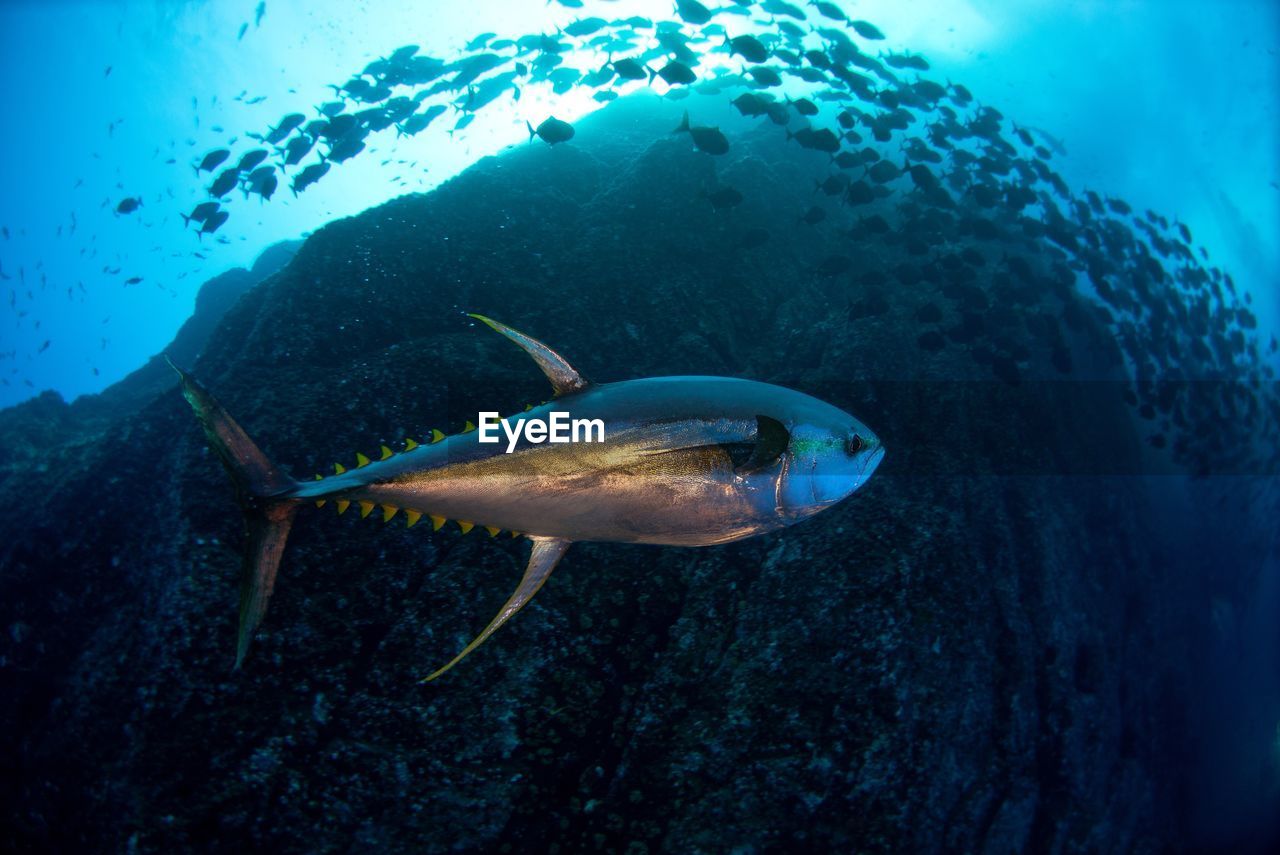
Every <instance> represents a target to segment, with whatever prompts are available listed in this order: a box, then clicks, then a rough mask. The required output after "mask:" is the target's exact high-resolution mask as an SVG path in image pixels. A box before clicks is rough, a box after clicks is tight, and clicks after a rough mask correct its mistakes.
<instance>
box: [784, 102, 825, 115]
mask: <svg viewBox="0 0 1280 855" xmlns="http://www.w3.org/2000/svg"><path fill="white" fill-rule="evenodd" d="M788 100H789V102H790V104H791V106H792V107H795V108H796V112H797V113H799V114H800V115H802V116H816V115H818V105H817V104H815V103H813V102H812V101H810V100H809V99H808V98H796V99H795V100H790V99H788Z"/></svg>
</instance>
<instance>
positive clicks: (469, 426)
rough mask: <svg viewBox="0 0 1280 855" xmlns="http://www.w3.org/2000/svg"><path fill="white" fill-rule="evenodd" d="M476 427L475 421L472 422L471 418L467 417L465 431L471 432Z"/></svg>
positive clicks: (463, 428)
mask: <svg viewBox="0 0 1280 855" xmlns="http://www.w3.org/2000/svg"><path fill="white" fill-rule="evenodd" d="M475 429H476V426H475V423H474V422H472V421H471V419H467V423H466V424H465V425H463V426H462V432H463V433H471V432H472V431H473V430H475Z"/></svg>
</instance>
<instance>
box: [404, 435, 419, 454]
mask: <svg viewBox="0 0 1280 855" xmlns="http://www.w3.org/2000/svg"><path fill="white" fill-rule="evenodd" d="M417 447H418V443H416V442H414V441H413V438H412V437H408V436H406V437H405V438H404V450H405V451H413V450H414V449H415V448H417Z"/></svg>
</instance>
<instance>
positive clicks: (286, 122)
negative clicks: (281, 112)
mask: <svg viewBox="0 0 1280 855" xmlns="http://www.w3.org/2000/svg"><path fill="white" fill-rule="evenodd" d="M306 120H307V117H306V116H304V115H302V114H301V113H290V114H289V115H287V116H285V117H284V118H283V119H281V120H280V123H279V124H278V125H276V126H275V127H274V128H272V129H271V133H269V134H267V137H266V140H265V142H268V143H270V144H272V145H275V144H276V143H278V142H280V141H281V140H283V139H284V138H285V137H287V136H289V134H291V133H293V129H294V128H296V127H298V126H299V125H301V124H302V123H303V122H305V121H306Z"/></svg>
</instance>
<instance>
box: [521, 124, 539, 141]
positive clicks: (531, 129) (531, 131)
mask: <svg viewBox="0 0 1280 855" xmlns="http://www.w3.org/2000/svg"><path fill="white" fill-rule="evenodd" d="M524 126H525V127H526V128H528V129H529V142H533V138H534V137H536V136H537V135H538V131H537V129H536V128H534V126H533V123H532V122H530V121H529V120H528V119H525V120H524Z"/></svg>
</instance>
